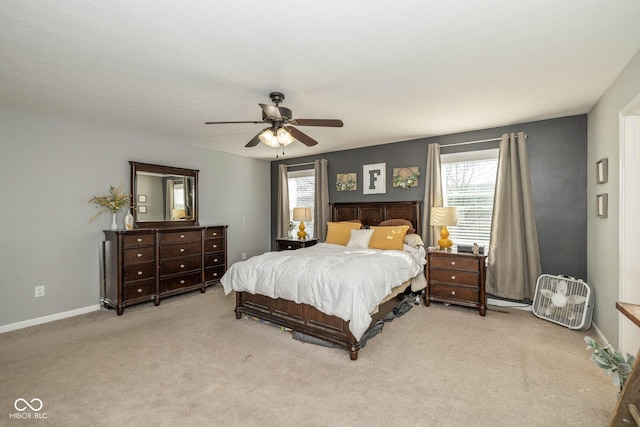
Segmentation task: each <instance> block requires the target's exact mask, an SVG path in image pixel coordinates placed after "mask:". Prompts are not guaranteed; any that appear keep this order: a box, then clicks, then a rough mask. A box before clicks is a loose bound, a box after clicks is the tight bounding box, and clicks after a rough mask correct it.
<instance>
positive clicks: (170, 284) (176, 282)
mask: <svg viewBox="0 0 640 427" xmlns="http://www.w3.org/2000/svg"><path fill="white" fill-rule="evenodd" d="M199 284H201V282H200V272H198V273H191V274H184V275H182V276H178V277H171V278H167V279H161V280H160V292H167V291H172V290H174V289H180V288H186V287H188V286H197V285H199Z"/></svg>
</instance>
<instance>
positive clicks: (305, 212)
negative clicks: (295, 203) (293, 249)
mask: <svg viewBox="0 0 640 427" xmlns="http://www.w3.org/2000/svg"><path fill="white" fill-rule="evenodd" d="M293 220H294V221H300V226H299V227H298V228H299V231H298V239H300V240H304V239H306V238H307V232H306V231H304V221H311V208H293Z"/></svg>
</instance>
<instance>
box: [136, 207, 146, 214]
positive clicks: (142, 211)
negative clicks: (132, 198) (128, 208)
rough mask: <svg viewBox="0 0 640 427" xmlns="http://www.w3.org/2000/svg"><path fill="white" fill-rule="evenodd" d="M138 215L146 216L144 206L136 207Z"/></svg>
mask: <svg viewBox="0 0 640 427" xmlns="http://www.w3.org/2000/svg"><path fill="white" fill-rule="evenodd" d="M138 213H141V214H146V213H147V207H146V206H138Z"/></svg>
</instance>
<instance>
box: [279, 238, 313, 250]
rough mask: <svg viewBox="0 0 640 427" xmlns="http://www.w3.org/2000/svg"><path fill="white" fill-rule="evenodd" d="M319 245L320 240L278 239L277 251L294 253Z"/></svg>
mask: <svg viewBox="0 0 640 427" xmlns="http://www.w3.org/2000/svg"><path fill="white" fill-rule="evenodd" d="M316 243H318V239H304V240H299V239H289V238H286V237H282V238H279V239H276V250H277V251H294V250H296V249H300V248H308V247H309V246H313V245H315V244H316Z"/></svg>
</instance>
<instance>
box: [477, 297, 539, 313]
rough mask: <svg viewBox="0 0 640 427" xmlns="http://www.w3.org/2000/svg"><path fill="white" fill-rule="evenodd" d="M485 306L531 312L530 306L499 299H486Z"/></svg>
mask: <svg viewBox="0 0 640 427" xmlns="http://www.w3.org/2000/svg"><path fill="white" fill-rule="evenodd" d="M487 305H495V306H498V307H509V308H517V309H518V310H525V311H531V304H523V303H519V302H513V301H505V300H501V299H494V298H487Z"/></svg>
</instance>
